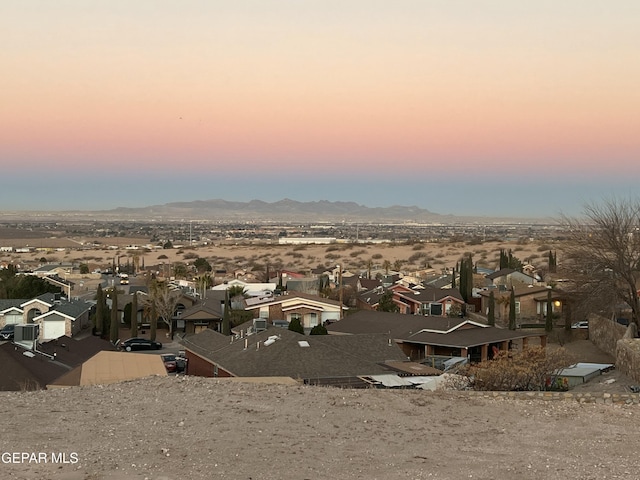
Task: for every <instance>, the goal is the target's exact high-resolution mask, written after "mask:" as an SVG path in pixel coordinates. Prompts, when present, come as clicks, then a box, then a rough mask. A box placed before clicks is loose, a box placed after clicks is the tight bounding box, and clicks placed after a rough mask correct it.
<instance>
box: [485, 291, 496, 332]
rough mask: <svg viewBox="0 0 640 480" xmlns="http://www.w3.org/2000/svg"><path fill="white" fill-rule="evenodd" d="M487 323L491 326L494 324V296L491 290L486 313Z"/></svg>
mask: <svg viewBox="0 0 640 480" xmlns="http://www.w3.org/2000/svg"><path fill="white" fill-rule="evenodd" d="M487 323H488V324H489V325H491V326H492V327H493V326H495V324H496V297H495V295H494V294H493V290H492V291H491V293H489V312H488V313H487Z"/></svg>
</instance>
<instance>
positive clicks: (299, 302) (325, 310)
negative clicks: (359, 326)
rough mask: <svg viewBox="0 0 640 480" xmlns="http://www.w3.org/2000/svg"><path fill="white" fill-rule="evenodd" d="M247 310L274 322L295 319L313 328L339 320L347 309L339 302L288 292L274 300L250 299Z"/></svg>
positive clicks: (247, 301)
mask: <svg viewBox="0 0 640 480" xmlns="http://www.w3.org/2000/svg"><path fill="white" fill-rule="evenodd" d="M246 304H247V306H246V307H245V310H248V311H253V312H255V317H260V318H264V319H267V320H269V321H270V322H273V321H274V320H286V321H287V322H291V320H293V319H294V318H297V319H298V320H300V323H301V324H302V326H303V327H304V328H307V329H309V328H313V327H315V326H316V325H320V324H324V323H327V321H329V322H331V321H336V320H339V319H340V317H341V315H342V313H343V311H344V310H345V309H346V308H347V307H345V306H344V305H342V304H341V303H340V302H339V301H336V300H330V299H328V298H322V297H318V296H316V295H309V294H306V293H300V292H287V293H286V294H283V295H279V296H277V297H273V298H266V299H261V298H248V299H247V300H246Z"/></svg>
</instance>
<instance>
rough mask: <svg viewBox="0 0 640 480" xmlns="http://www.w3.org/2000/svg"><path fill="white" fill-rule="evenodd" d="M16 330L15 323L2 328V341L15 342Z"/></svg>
mask: <svg viewBox="0 0 640 480" xmlns="http://www.w3.org/2000/svg"><path fill="white" fill-rule="evenodd" d="M15 329H16V326H15V324H13V323H10V324H8V325H5V326H4V327H2V330H0V340H13V332H14V331H15Z"/></svg>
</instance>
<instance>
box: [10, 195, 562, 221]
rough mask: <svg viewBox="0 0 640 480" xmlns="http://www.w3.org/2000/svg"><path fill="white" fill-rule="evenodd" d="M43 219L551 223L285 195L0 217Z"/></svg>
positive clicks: (531, 219)
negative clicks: (301, 199) (274, 199)
mask: <svg viewBox="0 0 640 480" xmlns="http://www.w3.org/2000/svg"><path fill="white" fill-rule="evenodd" d="M15 218H31V219H39V220H45V219H46V220H48V221H51V220H54V219H55V220H58V219H59V220H72V219H74V220H90V219H96V220H137V221H140V220H162V221H174V220H180V221H184V220H193V221H199V220H203V221H223V222H230V221H231V222H232V221H240V222H247V221H264V222H304V223H309V222H331V223H337V222H363V223H420V224H426V223H431V224H433V223H441V224H451V223H477V222H480V223H522V222H527V223H549V221H550V219H549V218H514V217H495V216H493V217H488V216H486V217H477V216H476V217H470V216H456V215H442V214H439V213H434V212H431V211H429V210H426V209H424V208H420V207H416V206H401V205H394V206H391V207H367V206H364V205H360V204H358V203H355V202H330V201H328V200H320V201H314V202H298V201H296V200H291V199H288V198H285V199H283V200H279V201H277V202H272V203H269V202H264V201H262V200H251V201H250V202H229V201H227V200H222V199H214V200H195V201H192V202H173V203H165V204H163V205H152V206H148V207H137V208H132V207H119V208H115V209H111V210H97V211H88V210H84V211H78V210H75V211H46V212H44V211H28V212H24V211H22V212H0V219H15Z"/></svg>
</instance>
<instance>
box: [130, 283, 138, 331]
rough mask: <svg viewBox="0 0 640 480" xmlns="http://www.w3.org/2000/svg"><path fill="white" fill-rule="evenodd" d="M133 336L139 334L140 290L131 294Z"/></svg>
mask: <svg viewBox="0 0 640 480" xmlns="http://www.w3.org/2000/svg"><path fill="white" fill-rule="evenodd" d="M131 336H132V337H137V336H138V292H134V293H133V295H132V296H131Z"/></svg>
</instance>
